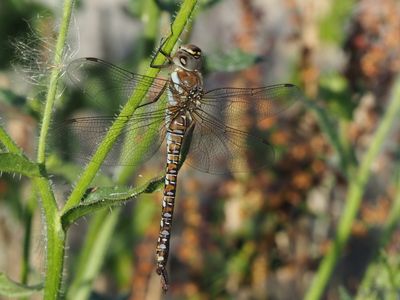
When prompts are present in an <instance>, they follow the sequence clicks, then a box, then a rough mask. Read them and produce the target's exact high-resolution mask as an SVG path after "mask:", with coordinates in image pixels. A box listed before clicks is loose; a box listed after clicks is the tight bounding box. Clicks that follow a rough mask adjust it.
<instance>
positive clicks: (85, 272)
mask: <svg viewBox="0 0 400 300" xmlns="http://www.w3.org/2000/svg"><path fill="white" fill-rule="evenodd" d="M118 217H119V211H115V210H114V211H113V212H112V213H110V212H109V211H108V210H103V211H101V212H99V213H97V214H96V216H95V217H94V218H92V220H91V222H90V226H89V230H88V232H87V234H86V236H87V238H86V239H85V244H84V246H83V248H82V249H81V253H80V255H79V259H78V263H77V269H76V270H74V274H76V276H74V280H73V281H72V283H71V285H70V288H69V289H68V294H67V298H66V299H70V300H85V299H88V297H89V295H90V291H91V290H92V283H93V280H94V279H95V278H96V275H97V274H98V272H99V270H100V268H101V265H102V263H103V261H104V257H105V254H106V250H107V248H108V247H107V246H108V245H109V241H110V238H111V236H112V234H113V232H114V228H115V226H116V224H117V222H118Z"/></svg>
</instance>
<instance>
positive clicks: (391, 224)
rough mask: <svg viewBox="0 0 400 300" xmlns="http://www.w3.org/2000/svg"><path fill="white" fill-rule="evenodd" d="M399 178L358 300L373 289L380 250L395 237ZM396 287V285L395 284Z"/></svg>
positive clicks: (399, 207) (399, 215) (399, 212)
mask: <svg viewBox="0 0 400 300" xmlns="http://www.w3.org/2000/svg"><path fill="white" fill-rule="evenodd" d="M395 176H397V182H396V187H397V188H396V193H395V196H394V200H393V206H392V208H391V209H390V213H389V216H388V219H387V221H386V223H385V225H384V226H383V228H382V234H381V239H380V241H379V245H378V247H377V251H376V254H375V259H374V261H375V262H373V263H370V264H369V266H368V269H367V271H366V272H365V276H364V278H363V280H362V282H361V284H360V287H359V289H358V293H357V297H356V299H360V300H361V299H363V298H364V297H363V293H364V292H368V291H370V290H371V288H372V284H373V282H374V279H375V277H376V276H375V275H376V269H377V264H378V262H377V261H378V258H379V256H380V254H379V253H380V250H381V249H382V248H384V247H385V246H386V244H387V243H388V242H389V241H390V238H391V236H392V235H393V232H394V231H395V230H396V228H397V226H398V224H399V220H400V176H399V174H395ZM393 286H395V284H393Z"/></svg>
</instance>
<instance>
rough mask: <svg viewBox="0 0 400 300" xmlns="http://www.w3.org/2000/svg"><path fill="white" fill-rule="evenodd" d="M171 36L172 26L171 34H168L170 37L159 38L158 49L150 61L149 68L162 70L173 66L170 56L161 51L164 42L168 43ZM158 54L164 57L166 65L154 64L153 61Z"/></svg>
mask: <svg viewBox="0 0 400 300" xmlns="http://www.w3.org/2000/svg"><path fill="white" fill-rule="evenodd" d="M172 35H173V31H172V25H171V33H170V35H169V36H168V37H167V38H163V37H162V38H161V41H160V46H159V47H158V49H157V52H156V54H155V55H154V56H153V59H152V60H151V62H150V67H151V68H155V69H162V68H166V67H169V66H170V65H172V64H173V61H172V57H171V55H169V54H168V53H166V52H165V51H164V50H163V49H162V48H163V47H164V45H165V44H166V42H167V41H168V39H169V38H170V37H171V36H172ZM158 53H161V54H162V55H164V57H165V58H166V59H167V62H166V63H164V64H161V65H157V64H155V63H154V60H155V59H156V57H157V55H158Z"/></svg>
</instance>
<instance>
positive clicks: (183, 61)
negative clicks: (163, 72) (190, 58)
mask: <svg viewBox="0 0 400 300" xmlns="http://www.w3.org/2000/svg"><path fill="white" fill-rule="evenodd" d="M179 61H180V62H181V64H182V66H185V65H186V62H187V61H186V58H185V57H183V56H181V57H179Z"/></svg>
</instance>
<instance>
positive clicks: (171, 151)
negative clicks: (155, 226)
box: [66, 44, 301, 291]
mask: <svg viewBox="0 0 400 300" xmlns="http://www.w3.org/2000/svg"><path fill="white" fill-rule="evenodd" d="M161 53H162V54H163V55H164V56H165V57H166V63H165V64H164V65H161V66H156V65H154V64H151V66H152V67H156V68H169V69H168V70H169V75H168V76H167V77H165V78H162V77H154V78H153V77H148V76H145V75H141V74H137V73H132V72H130V71H127V70H124V69H122V68H120V67H117V66H115V65H113V64H111V63H109V62H106V61H103V60H101V59H98V58H92V57H86V58H81V59H77V60H74V61H72V62H71V63H70V64H69V66H68V68H67V74H68V76H69V77H70V79H71V80H72V81H73V82H74V83H75V84H76V85H78V86H79V87H80V88H81V90H83V92H84V93H87V94H89V96H90V97H92V98H96V97H100V96H102V95H103V96H104V95H107V93H108V91H109V88H108V87H106V86H104V85H107V83H108V84H109V85H110V86H117V90H118V98H122V99H127V98H128V97H129V96H130V95H131V94H132V92H134V91H135V90H137V89H141V87H142V86H145V88H143V92H144V93H145V97H144V100H143V101H142V104H141V105H139V106H138V108H137V109H136V111H135V112H134V114H133V115H132V116H126V118H127V120H126V124H124V125H123V126H124V128H123V130H122V133H123V134H122V135H125V136H126V137H128V138H130V139H132V143H131V144H130V145H134V146H130V147H129V148H128V149H125V150H123V151H122V154H120V156H119V158H118V162H117V164H119V165H124V164H127V165H129V164H141V163H143V162H144V161H146V160H148V159H150V158H151V157H153V156H154V154H155V153H156V152H157V151H158V150H159V148H160V145H161V144H162V143H163V141H164V140H165V141H166V167H165V182H164V190H163V196H162V208H161V221H160V229H159V235H158V240H157V246H156V272H157V274H158V275H160V278H161V283H162V288H163V290H164V291H167V290H168V286H169V280H168V273H167V269H166V267H167V262H168V256H169V248H170V239H171V233H172V218H173V213H174V207H175V198H176V191H177V182H178V181H177V179H178V173H179V168H180V165H181V163H182V162H183V156H184V151H183V150H184V149H187V148H188V149H189V150H188V151H187V153H185V157H186V158H187V159H186V160H185V164H186V163H187V164H189V165H190V166H192V167H194V168H196V169H198V170H200V171H203V172H207V173H212V174H221V173H226V172H227V170H228V171H229V172H241V171H243V170H250V171H251V170H253V169H255V168H260V167H264V166H268V165H270V164H271V163H272V162H273V160H274V149H273V146H272V145H271V144H270V143H269V142H268V140H267V139H266V138H263V137H260V136H258V135H255V134H253V133H252V132H250V131H249V130H247V129H246V127H245V126H243V124H241V122H240V119H238V116H239V115H240V113H241V112H243V111H244V110H246V109H249V108H251V109H252V110H253V111H254V112H255V113H256V114H257V116H258V118H259V119H260V120H263V119H265V118H269V117H272V116H275V115H277V114H279V113H280V112H282V111H283V110H285V109H287V108H288V107H289V106H290V105H292V104H293V103H294V102H295V101H296V100H298V99H299V98H300V97H301V96H300V90H299V88H298V87H296V86H295V85H293V84H290V83H284V84H276V85H270V86H264V87H254V88H249V87H245V88H239V87H222V88H215V89H210V90H206V89H204V83H203V76H202V72H201V69H202V64H203V55H202V51H201V49H200V48H199V47H197V46H195V45H192V44H187V45H182V46H180V47H179V48H178V49H177V51H176V52H175V54H174V55H172V56H170V55H168V54H166V53H164V52H161ZM93 74H97V76H100V77H102V79H103V81H102V83H101V84H98V83H96V84H94V83H93V81H91V80H90V77H91V76H93ZM163 99H165V101H164V102H163ZM118 118H124V117H123V116H119V117H118ZM113 120H115V117H114V116H99V117H82V118H75V119H71V120H69V122H68V124H67V125H66V128H67V129H68V130H71V131H73V132H74V133H75V134H76V135H78V136H79V135H81V136H83V133H82V132H84V135H85V144H87V145H88V147H89V148H91V147H92V148H93V147H95V145H97V144H98V142H99V141H100V140H101V139H103V138H104V136H106V138H107V137H112V136H113V132H108V131H109V127H110V124H111V122H112V121H113ZM120 131H121V130H118V132H116V133H115V134H118V135H120V134H121V133H120ZM106 133H107V135H106ZM122 135H121V136H122ZM149 136H150V137H149ZM122 141H123V139H122V138H119V139H118V140H117V142H116V144H117V145H122V144H123V142H122ZM141 145H145V147H146V151H144V152H143V153H142V155H141V160H140V161H135V162H131V161H130V159H131V158H132V153H135V151H138V150H137V148H140V146H141ZM254 148H257V149H258V151H261V153H262V154H263V155H262V156H263V159H262V161H261V162H260V163H256V164H249V163H246V160H245V159H243V158H245V157H247V156H248V154H249V153H250V152H251V150H252V149H254ZM186 154H187V155H186ZM244 164H247V165H244Z"/></svg>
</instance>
